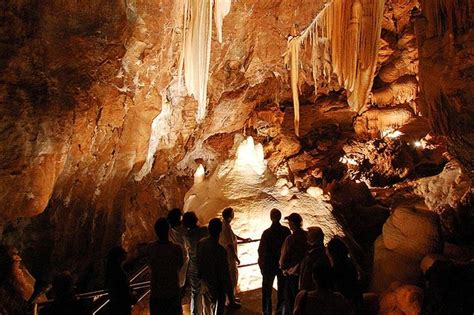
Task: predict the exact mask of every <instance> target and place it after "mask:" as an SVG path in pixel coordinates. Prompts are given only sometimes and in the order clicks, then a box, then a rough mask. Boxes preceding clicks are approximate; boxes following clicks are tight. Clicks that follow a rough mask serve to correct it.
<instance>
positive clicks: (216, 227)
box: [207, 218, 222, 238]
mask: <svg viewBox="0 0 474 315" xmlns="http://www.w3.org/2000/svg"><path fill="white" fill-rule="evenodd" d="M207 229H208V230H209V235H210V236H211V237H214V238H218V237H219V234H221V231H222V222H221V220H220V219H219V218H214V219H211V220H210V221H209V225H208V226H207Z"/></svg>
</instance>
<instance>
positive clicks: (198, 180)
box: [194, 164, 206, 184]
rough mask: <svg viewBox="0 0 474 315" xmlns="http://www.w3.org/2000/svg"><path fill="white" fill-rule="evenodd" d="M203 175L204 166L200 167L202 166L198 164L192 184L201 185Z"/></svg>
mask: <svg viewBox="0 0 474 315" xmlns="http://www.w3.org/2000/svg"><path fill="white" fill-rule="evenodd" d="M205 174H206V172H205V171H204V166H202V164H199V166H198V168H197V169H196V172H194V184H199V183H202V181H203V180H204V177H205Z"/></svg>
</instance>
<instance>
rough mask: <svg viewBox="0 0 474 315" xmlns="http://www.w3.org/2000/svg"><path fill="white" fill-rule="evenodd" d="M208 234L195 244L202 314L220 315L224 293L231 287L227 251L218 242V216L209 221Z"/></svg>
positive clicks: (219, 225)
mask: <svg viewBox="0 0 474 315" xmlns="http://www.w3.org/2000/svg"><path fill="white" fill-rule="evenodd" d="M208 230H209V236H208V237H206V238H204V239H202V240H200V241H199V243H198V246H197V260H198V275H199V278H200V279H201V292H202V293H203V314H204V315H211V314H212V315H222V314H224V309H225V300H226V294H227V293H228V292H229V290H231V289H232V283H231V279H230V274H229V265H228V262H227V252H226V250H225V249H224V247H222V245H220V244H219V236H220V234H221V231H222V222H221V220H220V219H218V218H214V219H212V220H210V221H209V225H208Z"/></svg>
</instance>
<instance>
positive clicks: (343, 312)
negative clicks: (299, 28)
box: [293, 263, 354, 315]
mask: <svg viewBox="0 0 474 315" xmlns="http://www.w3.org/2000/svg"><path fill="white" fill-rule="evenodd" d="M333 280H334V279H333V273H332V270H331V267H330V266H329V265H328V264H327V263H318V264H316V266H315V267H314V269H313V281H314V283H315V288H314V289H313V290H309V291H308V290H301V291H300V292H299V293H298V295H297V296H296V300H295V311H294V313H293V315H354V311H353V309H352V307H351V305H350V303H349V302H348V301H347V300H346V299H345V298H344V296H343V295H342V294H339V293H337V292H334V291H333Z"/></svg>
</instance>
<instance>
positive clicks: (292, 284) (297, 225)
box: [280, 212, 308, 315]
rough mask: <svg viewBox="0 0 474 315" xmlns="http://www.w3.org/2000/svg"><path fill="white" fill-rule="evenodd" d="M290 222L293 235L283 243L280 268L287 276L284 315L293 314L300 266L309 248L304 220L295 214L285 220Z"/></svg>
mask: <svg viewBox="0 0 474 315" xmlns="http://www.w3.org/2000/svg"><path fill="white" fill-rule="evenodd" d="M285 219H286V220H288V224H289V226H290V230H291V235H289V236H288V237H287V238H286V239H285V241H284V242H283V246H282V249H281V255H280V268H281V270H282V271H283V274H284V275H285V276H286V280H285V305H284V307H283V314H284V315H287V314H288V315H290V314H293V305H294V302H295V298H296V295H297V294H298V281H299V272H300V264H301V261H302V260H303V258H304V255H305V254H306V250H307V248H308V243H307V235H306V231H304V230H303V228H302V224H303V219H302V218H301V216H300V215H299V214H298V213H295V212H293V213H292V214H290V215H289V216H287V217H286V218H285Z"/></svg>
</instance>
